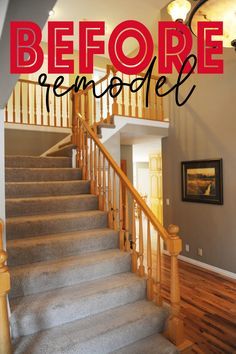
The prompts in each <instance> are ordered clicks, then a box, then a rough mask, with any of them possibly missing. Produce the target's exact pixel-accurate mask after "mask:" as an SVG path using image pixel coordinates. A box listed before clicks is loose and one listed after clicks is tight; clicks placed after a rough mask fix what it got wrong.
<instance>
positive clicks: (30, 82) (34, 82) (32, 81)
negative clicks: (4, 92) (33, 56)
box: [18, 79, 69, 90]
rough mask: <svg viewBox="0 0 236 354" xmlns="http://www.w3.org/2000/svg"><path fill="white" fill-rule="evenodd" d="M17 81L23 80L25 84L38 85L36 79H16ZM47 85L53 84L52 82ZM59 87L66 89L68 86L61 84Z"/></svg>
mask: <svg viewBox="0 0 236 354" xmlns="http://www.w3.org/2000/svg"><path fill="white" fill-rule="evenodd" d="M18 81H19V82H24V83H25V84H32V85H38V84H39V83H38V81H34V80H28V79H19V80H18ZM47 85H49V86H50V87H53V86H54V85H53V84H47ZM60 89H63V90H68V89H69V86H62V85H60Z"/></svg>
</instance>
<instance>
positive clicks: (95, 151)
mask: <svg viewBox="0 0 236 354" xmlns="http://www.w3.org/2000/svg"><path fill="white" fill-rule="evenodd" d="M93 153H94V155H93V161H94V162H93V163H94V194H96V195H97V145H96V144H95V143H94V151H93Z"/></svg>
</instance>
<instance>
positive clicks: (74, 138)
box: [71, 91, 81, 145]
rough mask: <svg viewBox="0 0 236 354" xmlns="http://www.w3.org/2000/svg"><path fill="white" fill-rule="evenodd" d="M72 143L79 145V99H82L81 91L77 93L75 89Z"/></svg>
mask: <svg viewBox="0 0 236 354" xmlns="http://www.w3.org/2000/svg"><path fill="white" fill-rule="evenodd" d="M71 99H72V105H73V106H72V144H76V145H77V143H78V142H77V136H78V135H77V130H78V113H79V107H80V106H79V101H80V99H81V95H79V93H75V92H74V91H73V93H72V96H71Z"/></svg>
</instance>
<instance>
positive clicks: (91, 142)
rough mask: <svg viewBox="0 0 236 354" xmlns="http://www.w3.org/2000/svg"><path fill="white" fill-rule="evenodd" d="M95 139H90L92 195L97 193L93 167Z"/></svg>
mask: <svg viewBox="0 0 236 354" xmlns="http://www.w3.org/2000/svg"><path fill="white" fill-rule="evenodd" d="M93 157H94V156H93V139H92V138H91V137H90V176H89V178H90V193H91V194H94V193H95V186H94V183H95V181H94V170H93V169H94V165H93V161H94V159H93Z"/></svg>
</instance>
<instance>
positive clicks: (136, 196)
mask: <svg viewBox="0 0 236 354" xmlns="http://www.w3.org/2000/svg"><path fill="white" fill-rule="evenodd" d="M79 119H80V120H81V124H83V125H84V127H85V129H86V130H87V131H88V133H89V135H90V136H91V137H92V139H93V140H94V141H95V143H96V145H97V146H98V148H99V149H100V150H101V152H102V153H103V155H104V156H105V157H106V159H107V161H108V162H109V164H110V165H111V166H112V168H113V169H114V170H115V171H116V174H117V175H118V176H119V177H120V179H121V180H122V183H123V184H124V185H125V186H126V187H127V188H128V190H129V192H130V193H131V195H132V196H133V198H134V199H135V200H136V202H137V203H138V204H139V207H140V208H141V209H142V211H143V212H144V214H145V215H146V217H147V218H148V219H149V220H150V222H151V223H152V225H153V226H154V228H155V229H156V230H157V231H158V232H159V233H160V234H161V237H162V238H163V240H164V241H165V242H168V241H170V240H171V237H170V235H169V234H168V232H167V230H166V229H165V228H164V227H163V225H162V224H161V223H160V222H159V221H158V219H157V218H156V216H155V215H154V213H153V211H152V210H151V209H150V208H149V206H148V205H147V204H146V203H145V201H144V200H143V198H142V197H141V196H140V194H139V193H138V191H137V190H136V189H135V188H134V186H133V185H132V183H131V182H130V180H129V179H128V177H127V176H126V175H125V174H124V172H123V171H122V170H121V168H120V167H119V166H118V164H117V163H116V161H115V160H114V159H113V158H112V157H111V155H110V154H109V152H108V151H107V149H106V148H105V146H104V145H103V144H102V143H101V142H100V140H99V139H98V137H97V135H96V134H95V133H94V131H93V130H92V129H91V128H90V126H89V125H88V124H87V122H86V121H85V120H83V119H81V116H80V118H79Z"/></svg>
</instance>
